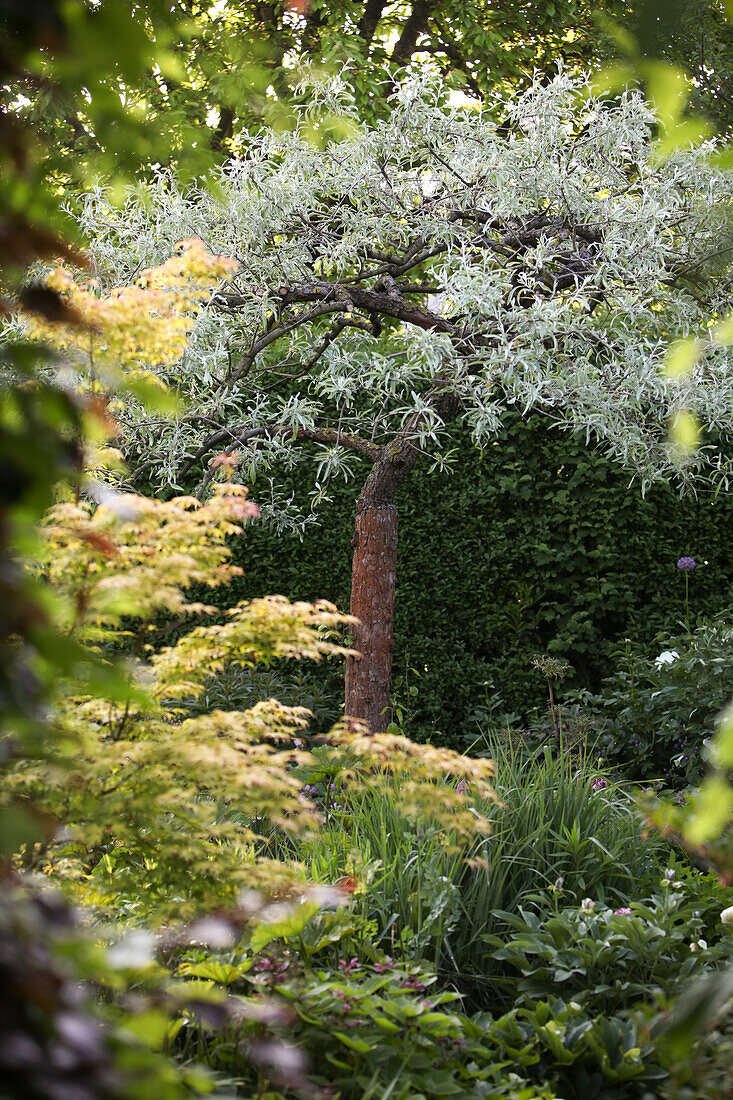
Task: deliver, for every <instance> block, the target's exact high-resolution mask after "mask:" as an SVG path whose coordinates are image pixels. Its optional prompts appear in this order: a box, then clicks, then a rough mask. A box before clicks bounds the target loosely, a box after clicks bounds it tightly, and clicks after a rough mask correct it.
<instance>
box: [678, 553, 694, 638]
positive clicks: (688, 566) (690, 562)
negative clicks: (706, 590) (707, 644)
mask: <svg viewBox="0 0 733 1100" xmlns="http://www.w3.org/2000/svg"><path fill="white" fill-rule="evenodd" d="M696 564H697V563H696V561H695V559H694V558H688V557H683V558H680V559H679V561H678V562H677V568H678V569H681V570H682V572H683V573H684V574H685V626H686V628H687V632H688V634H689V631H690V573H691V572H692V570H693V569H694V568H695V566H696Z"/></svg>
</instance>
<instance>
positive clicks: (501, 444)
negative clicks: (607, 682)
mask: <svg viewBox="0 0 733 1100" xmlns="http://www.w3.org/2000/svg"><path fill="white" fill-rule="evenodd" d="M453 445H455V446H457V447H458V448H459V460H458V463H457V465H456V467H455V469H454V471H453V473H452V474H442V473H429V472H428V471H427V470H426V469H417V470H416V471H415V472H414V473H413V475H412V476H411V478H410V480H409V482H408V483H407V484H406V485H405V486H404V488H403V490H402V492H401V498H400V501H399V509H400V536H399V537H400V542H399V559H398V573H397V586H398V591H397V610H396V624H395V627H396V645H395V672H396V673H398V674H399V673H400V672H404V669H405V667H406V665H409V666H410V667H412V668H414V669H417V670H418V672H419V674H420V678H419V679H418V678H417V677H416V676H414V674H411V681H410V682H411V683H413V684H414V685H415V686H416V687H417V688H418V694H417V695H416V696H414V698H411V705H412V706H413V707H414V710H415V715H414V721H413V723H412V730H411V732H412V733H413V735H416V736H419V737H430V738H431V739H434V740H445V741H446V742H448V743H451V744H454V745H456V746H459V747H460V746H462V745H464V744H465V741H464V738H468V739H473V738H474V737H475V735H476V732H477V723H476V720H477V717H478V718H480V717H481V714H482V711H483V712H485V710H486V701H487V698H488V699H489V700H490V701H491V696H492V695H493V696H496V695H497V694H498V696H500V699H497V698H494V699H493V701H491V705H492V706H493V707H494V711H495V714H496V712H497V711H498V712H500V711H502V710H504V711H508V712H514V713H515V714H517V715H520V716H521V717H522V719H526V718H528V717H530V716H531V712H532V710H533V708H536V707H543V706H544V698H545V688H544V682H543V681H542V680H541V679H540V677H539V676H538V674H537V672H536V671H534V670H533V669H532V667H531V657H532V655H533V654H534V653H537V652H543V653H552V654H555V655H557V656H560V657H562V658H564V659H565V660H567V661H568V662H569V663H570V664H571V665H572V667H573V670H574V672H573V675H572V677H568V678H567V679H566V680H565V681H563V684H564V685H567V686H573V687H587V688H590V689H591V690H594V691H595V690H597V689H598V688H599V686H600V683H601V680H602V679H603V678H604V676H607V675H608V674H609V672H610V671H611V669H610V666H609V654H610V652H611V650H612V649H613V648H614V647H615V646H616V645H617V644H618V642H619V640H621V639H623V638H625V637H629V638H632V639H634V640H636V641H641V642H651V640H652V638H653V637H654V635H655V634H657V633H658V632H659V631H661V630H674V629H675V628H677V626H678V624H679V622H680V620H681V619H682V618H683V617H684V607H685V604H684V576H683V574H682V573H681V572H680V571H679V570H678V569H677V565H676V563H677V560H678V558H679V557H680V556H682V555H691V556H692V557H694V558H695V559H696V560H697V561H698V563H700V564H699V568H698V569H696V570H695V572H694V573H692V574H691V577H690V583H691V616H692V617H693V618H694V617H696V616H698V615H712V614H715V613H717V612H718V611H720V610H722V609H724V608H725V607H728V606H730V605H731V603H732V602H733V600H732V599H731V596H732V595H733V593H732V591H731V587H732V586H731V570H730V564H731V550H730V547H731V545H732V544H733V538H732V536H733V507H731V502H730V499H728V498H724V497H721V498H718V499H717V500H716V499H713V498H712V497H711V496H707V497H705V498H698V499H691V498H686V499H680V497H679V495H678V494H677V492H676V491H675V490H674V489H673V488H672V487H669V486H658V487H655V488H654V489H652V490H651V491H650V492H649V493H648V494H647V496H646V498H642V496H641V493H640V491H639V489H638V488H637V487H636V486H632V487H631V488H629V487H628V482H629V475H628V472H627V471H624V470H623V469H621V468H620V467H619V466H618V465H616V464H614V463H612V462H611V461H610V460H609V459H607V458H606V457H605V456H603V455H602V454H601V453H600V452H598V451H596V450H593V449H591V448H588V447H587V446H586V445H585V442H584V440H581V439H579V438H575V437H572V436H569V435H567V434H565V433H560V432H558V431H555V430H552V429H548V428H547V427H546V426H545V424H544V423H543V421H542V419H541V418H540V417H538V416H532V417H530V418H528V419H527V420H526V421H525V420H522V419H521V418H520V417H519V416H518V415H513V416H511V417H508V418H507V423H506V426H505V429H504V431H503V433H502V435H501V437H500V438H499V439H498V440H497V442H496V443H495V444H493V445H491V446H490V447H488V449H487V450H485V451H484V452H478V451H476V450H475V449H474V448H473V447H472V445H471V443H470V440H469V439H468V438H467V436H465V435H460V434H459V435H457V437H456V438H455V440H454V441H453ZM278 483H279V484H281V485H283V486H284V487H287V488H288V489H292V490H293V491H294V492H295V494H296V498H298V499H300V500H301V501H305V499H306V494H307V492H308V489H309V487H310V481H309V474H308V467H307V464H304V465H302V466H299V467H296V468H295V470H289V471H283V472H282V473H281V474H278ZM357 493H358V487H356V488H355V487H354V483H353V482H351V483H350V484H349V485H346V486H342V485H340V484H339V485H338V486H336V487H335V488H334V493H333V497H334V499H333V503H332V504H330V505H328V506H326V507H324V508H323V509H322V511H321V513H320V521H321V522H320V526H318V527H311V528H310V529H309V530H308V531H307V533H306V535H305V537H304V540H303V542H302V543H301V542H300V540H299V539H298V538H297V537H296V536H294V535H283V536H279V537H278V536H276V535H275V534H274V533H273V532H272V531H270V530H268V529H267V528H266V527H265V526H264V525H261V526H259V527H253V528H251V529H250V531H249V532H248V534H247V536H246V537H245V539H243V541H242V543H241V551H240V550H238V551H237V555H238V558H239V560H240V564H241V565H243V566H244V568H245V576H244V577H243V578H242V580H241V581H240V582H239V584H238V588H239V591H238V593H237V595H238V597H239V596H244V597H249V596H254V595H263V594H265V593H268V592H279V593H283V594H285V595H287V596H289V597H291V598H299V599H311V598H316V597H324V598H327V599H330V600H332V601H334V602H335V603H337V604H338V605H339V606H340V607H342V608H348V599H349V573H350V567H351V555H352V549H351V546H350V538H351V533H352V523H353V511H354V502H355V498H356V494H357ZM252 495H253V498H254V499H255V500H256V499H257V486H255V487H254V489H253V493H252ZM703 563H705V564H703ZM320 675H321V676H325V677H326V681H327V686H328V689H329V690H332V691H333V693H334V699H336V697H337V695H338V693H339V692H340V684H339V682H338V674H337V672H336V670H334V669H331V670H327V671H326V672H325V673H320ZM487 683H488V684H489V685H490V686H486V685H487ZM324 686H326V685H324ZM438 731H443V732H442V734H441V735H440V736H439V734H438Z"/></svg>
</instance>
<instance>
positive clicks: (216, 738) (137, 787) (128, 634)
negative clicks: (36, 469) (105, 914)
mask: <svg viewBox="0 0 733 1100" xmlns="http://www.w3.org/2000/svg"><path fill="white" fill-rule="evenodd" d="M253 511H255V509H254V507H253V506H252V505H250V504H249V502H247V500H246V491H245V490H243V489H242V488H241V487H239V486H234V485H227V484H225V485H222V486H218V487H217V488H216V490H215V492H214V495H213V496H212V497H211V498H210V499H209V500H208V501H207V502H206V503H205V504H203V505H200V504H199V503H198V502H197V501H195V500H192V499H188V498H175V499H173V500H171V501H168V502H156V501H150V500H146V499H144V498H139V497H135V496H131V495H129V496H116V497H115V498H114V499H113V502H112V503H110V504H107V505H101V506H99V507H98V508H96V510H95V509H93V508H92V506H91V505H86V504H83V503H79V504H74V503H64V504H59V505H58V506H56V507H55V508H54V509H53V510H52V511H51V512H50V514H49V516H48V519H47V522H46V525H45V528H44V532H45V535H46V547H45V553H44V555H43V557H42V559H41V561H39V564H38V568H39V569H40V570H41V571H42V573H43V574H44V576H45V578H46V580H47V582H48V583H49V585H50V587H51V589H52V591H53V592H54V594H55V597H56V607H57V618H58V621H59V622H60V624H61V625H62V627H64V628H65V629H66V630H68V631H69V634H70V635H71V636H72V637H74V638H76V639H78V640H79V641H80V642H83V643H84V644H85V645H88V646H93V647H96V648H99V647H104V652H107V653H110V652H111V649H113V648H114V646H115V645H118V644H126V645H127V647H128V649H129V650H130V651H131V657H130V665H129V669H128V672H127V674H126V678H125V683H126V690H125V691H123V692H122V694H123V695H124V696H125V697H124V698H119V695H120V691H119V689H118V690H117V691H116V693H115V695H116V697H114V696H113V697H111V698H110V697H109V694H108V693H105V692H104V689H103V685H102V684H100V685H99V688H98V692H97V694H95V695H89V694H88V692H87V693H82V691H80V689H78V688H77V687H75V685H74V683H73V681H71V682H63V683H60V684H59V685H58V689H57V696H56V700H55V709H56V720H57V722H58V726H59V729H58V740H57V751H56V754H55V756H54V759H53V760H52V761H50V762H47V763H39V764H33V765H32V764H26V765H23V766H20V767H19V768H18V769H17V770H16V772H15V774H14V776H13V778H12V781H11V783H10V789H11V790H13V791H14V792H15V794H16V795H19V794H22V795H23V796H24V797H26V798H28V799H31V800H32V801H33V802H34V803H35V804H36V805H38V806H40V807H43V809H44V810H45V811H46V812H47V813H50V814H52V815H53V816H54V818H55V819H56V820H58V821H59V822H64V823H65V825H66V827H67V832H66V834H65V837H64V839H61V840H57V841H56V843H52V844H51V845H50V846H49V847H48V848H44V849H43V850H42V851H40V852H38V853H37V854H36V856H35V858H34V860H33V861H34V862H35V863H37V864H40V865H44V866H46V868H47V869H48V871H49V872H50V873H54V874H56V875H58V876H60V877H65V876H71V877H73V878H74V879H76V880H77V883H78V889H79V890H80V891H81V893H82V894H86V896H88V897H89V898H90V899H91V900H95V901H98V902H101V901H102V900H103V899H104V898H107V899H108V900H110V899H112V898H114V896H115V895H117V894H120V893H121V894H124V895H127V896H136V897H137V898H138V899H139V900H140V901H141V902H144V904H145V909H146V915H147V917H148V919H150V920H155V921H162V920H165V919H169V918H170V917H171V916H178V917H187V916H191V915H192V914H193V913H195V912H197V911H201V910H204V909H206V908H211V907H212V906H214V905H216V904H222V903H224V902H225V901H227V900H229V901H230V902H231V901H232V900H233V899H234V898H235V897H236V895H237V892H238V891H240V890H241V889H242V888H243V887H244V886H252V885H253V884H255V883H257V884H259V885H261V886H263V888H265V887H269V888H270V889H273V888H275V887H276V886H277V887H283V886H284V885H286V884H287V883H288V882H291V883H292V882H293V881H294V879H296V878H297V868H295V867H288V866H284V865H282V864H280V863H275V862H274V861H272V860H268V859H267V846H266V844H265V842H264V840H263V837H262V832H263V829H265V830H268V829H269V830H272V829H276V830H277V831H278V832H279V833H284V834H300V833H303V832H304V831H310V830H311V829H312V827H313V825H314V824H315V817H314V812H313V811H314V809H315V807H314V806H313V804H312V802H311V801H310V800H309V799H307V798H306V797H305V795H304V794H303V792H302V780H301V779H299V778H298V776H297V774H296V772H295V771H294V770H293V769H294V768H296V767H297V768H300V769H303V768H306V767H307V766H308V764H309V763H313V761H314V758H313V757H312V756H311V754H310V753H309V752H306V751H305V750H303V749H302V748H301V747H300V746H301V744H302V742H301V738H302V736H303V727H304V726H305V725H306V724H307V717H306V713H305V712H304V711H303V710H302V709H301V708H293V707H285V706H282V705H280V704H279V703H277V702H275V701H273V700H271V701H268V702H263V703H259V704H257V705H256V706H255V707H253V708H250V709H249V710H245V711H229V712H223V711H211V712H204V713H197V714H196V715H195V716H187V706H188V705H189V704H190V703H191V702H193V701H195V700H196V698H197V697H198V696H200V695H201V694H202V692H203V691H204V688H205V685H206V682H207V680H208V679H209V678H210V677H211V676H212V675H214V674H216V673H217V672H221V671H223V670H224V669H225V668H226V667H227V666H228V665H229V664H231V663H233V662H234V663H236V664H237V665H239V666H244V667H251V666H253V665H255V664H257V663H260V662H262V663H265V664H266V663H268V662H270V661H272V660H274V659H280V658H284V657H298V658H304V657H305V658H313V659H320V658H321V657H323V656H335V655H343V654H345V653H346V650H345V649H344V648H343V647H342V646H341V645H339V644H338V643H337V642H336V641H334V640H332V638H331V637H330V633H331V632H332V631H333V629H334V628H335V627H337V626H339V625H341V624H343V623H344V622H345V619H344V616H342V615H339V614H338V613H336V612H335V610H334V609H333V608H332V607H330V606H329V605H327V604H319V605H315V606H314V605H311V604H303V603H299V604H290V603H288V601H286V600H284V599H282V598H272V599H263V600H256V601H252V602H251V603H240V604H238V605H237V606H236V607H233V608H231V609H230V610H229V611H228V612H227V613H226V615H225V617H224V621H223V622H221V621H220V622H217V623H213V624H211V625H199V626H195V627H193V629H190V630H188V631H187V632H186V633H184V634H183V636H182V637H181V638H180V640H179V641H178V642H177V643H176V644H175V645H173V646H171V647H168V648H165V649H163V650H159V651H157V652H153V651H152V648H151V646H150V644H149V638H151V637H152V636H154V632H155V629H156V627H155V623H156V619H157V617H158V616H159V615H160V614H161V613H166V614H169V615H170V614H172V615H174V616H176V617H177V618H178V619H183V620H186V619H189V618H191V617H192V616H196V615H200V614H206V613H211V612H214V611H215V610H216V609H215V608H212V607H209V606H207V605H202V604H200V603H192V602H189V601H188V600H187V599H186V595H185V589H186V587H188V586H189V585H191V584H193V583H197V584H203V585H208V586H210V587H217V586H219V585H222V584H226V583H227V582H228V580H229V579H230V578H231V577H232V576H233V575H234V574H236V573H237V572H238V568H237V567H235V566H232V565H231V564H230V563H229V562H228V558H229V555H230V550H229V547H228V545H227V539H230V538H232V537H236V536H238V535H239V534H240V533H241V527H240V526H239V525H238V521H239V520H241V519H242V518H246V517H247V516H248V515H250V514H252V512H253ZM330 744H331V748H330V750H329V751H330V752H331V753H332V754H333V755H334V757H335V759H336V760H338V761H339V762H340V765H341V770H342V775H343V781H344V784H345V785H355V786H358V785H359V782H360V780H359V776H360V775H364V776H366V774H367V772H368V771H371V772H376V773H378V774H375V775H372V776H371V777H370V779H369V782H371V783H374V784H376V785H377V786H379V784H380V782H384V783H389V782H390V780H389V778H388V777H389V776H394V775H399V776H401V789H402V796H403V799H404V806H405V809H406V810H407V811H408V812H409V811H410V809H412V811H413V812H418V813H423V814H427V815H428V816H430V817H434V818H435V819H436V820H438V821H442V822H443V823H445V822H447V821H450V823H451V827H452V828H453V829H457V830H458V831H459V832H460V831H463V832H464V833H465V832H467V831H470V832H472V831H474V830H475V829H476V828H481V826H482V822H481V820H480V819H477V818H476V817H475V816H474V815H472V814H471V813H469V812H468V810H467V809H466V807H465V799H464V798H463V796H462V795H461V794H459V793H458V792H457V791H455V790H454V789H453V788H452V787H445V788H444V790H443V791H438V790H436V789H435V787H434V783H435V781H436V780H439V779H441V778H442V777H443V775H447V774H453V773H455V774H456V775H457V776H458V777H459V778H464V779H468V780H470V781H471V782H472V783H473V784H477V785H478V787H479V789H481V790H485V793H487V794H488V793H489V789H488V787H487V786H486V780H487V779H488V777H489V776H490V774H491V764H490V762H488V761H471V760H469V759H468V758H464V757H459V756H457V755H456V754H451V753H449V752H448V751H446V750H440V749H426V750H424V751H423V750H421V749H419V748H418V746H416V745H413V744H412V743H411V742H409V741H407V740H406V739H404V738H399V737H395V736H388V735H384V736H382V737H380V738H370V737H365V736H364V735H363V734H362V733H361V732H360V731H359V730H358V729H355V730H347V729H340V730H335V731H334V732H333V734H332V735H331V738H330ZM344 754H346V757H345V756H344ZM346 758H347V760H348V765H346V764H345V763H344V760H345V759H346ZM364 781H365V782H366V781H367V780H366V778H365V779H364ZM68 830H70V835H69V833H68Z"/></svg>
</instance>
